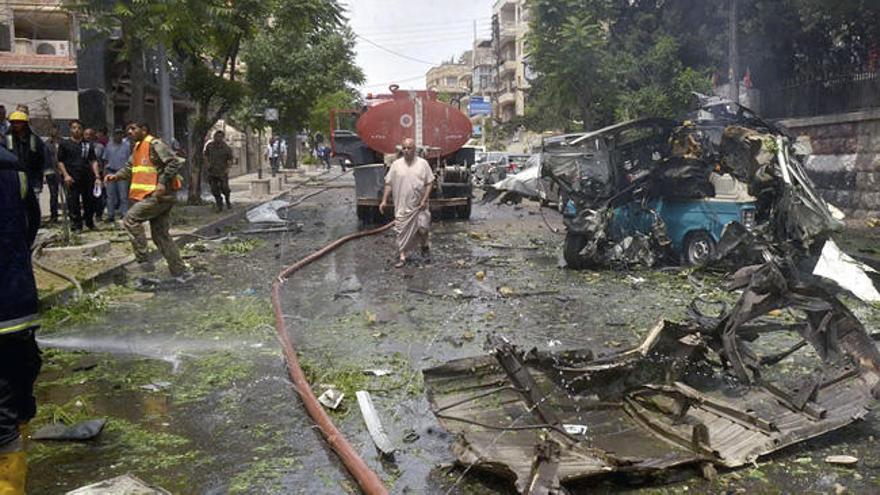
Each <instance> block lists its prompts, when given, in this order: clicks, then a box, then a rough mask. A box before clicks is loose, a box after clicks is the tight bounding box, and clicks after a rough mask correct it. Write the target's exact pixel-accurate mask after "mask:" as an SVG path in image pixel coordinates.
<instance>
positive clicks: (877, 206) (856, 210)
mask: <svg viewBox="0 0 880 495" xmlns="http://www.w3.org/2000/svg"><path fill="white" fill-rule="evenodd" d="M780 123H781V124H782V125H784V126H786V127H788V128H789V129H790V130H791V131H792V132H793V133H794V134H796V135H799V136H809V138H810V141H811V144H812V147H813V155H812V156H811V157H810V159H809V161H808V162H807V170H808V173H809V174H810V177H811V178H812V179H813V181H814V182H815V183H816V187H817V188H818V189H819V191H820V193H821V194H822V196H823V197H824V198H825V199H826V200H827V201H828V202H830V203H832V204H834V205H835V206H837V207H838V208H840V209H842V210H843V211H844V212H845V213H846V214H847V215H848V216H849V218H850V219H851V220H856V221H858V220H863V219H865V218H867V217H876V216H880V109H877V110H867V111H862V112H854V113H846V114H837V115H824V116H821V117H810V118H798V119H787V120H782V121H780Z"/></svg>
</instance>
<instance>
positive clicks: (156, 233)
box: [105, 122, 192, 282]
mask: <svg viewBox="0 0 880 495" xmlns="http://www.w3.org/2000/svg"><path fill="white" fill-rule="evenodd" d="M128 137H129V138H130V139H131V140H132V141H133V142H134V143H135V145H134V148H133V150H132V155H131V157H130V158H129V159H128V161H127V162H126V164H125V166H124V167H123V168H122V169H121V170H119V171H118V172H116V173H115V174H112V175H108V176H107V177H106V179H105V180H106V181H107V182H110V183H113V182H116V181H120V180H129V179H131V185H130V186H129V192H128V199H130V200H131V201H132V202H133V204H132V206H131V208H129V209H128V213H127V214H126V215H125V218H124V219H123V225H124V226H125V229H126V230H127V231H128V234H129V237H130V238H131V245H132V247H133V248H134V256H135V259H136V260H137V261H138V263H139V264H140V265H141V269H142V270H143V271H147V272H149V271H153V270H154V269H155V268H154V267H153V264H152V263H151V262H150V253H149V250H148V249H147V235H146V233H145V232H144V225H143V223H144V222H150V233H151V235H152V237H153V243H155V244H156V247H157V248H159V252H161V253H162V256H163V257H164V258H165V261H166V262H167V263H168V270H169V271H170V272H171V276H172V277H174V278H176V279H177V281H178V282H185V281H187V280H189V279H190V278H192V275H191V274H190V273H188V272H187V271H186V265H184V264H183V260H182V259H181V258H180V251H179V250H178V249H177V244H175V243H174V240H173V239H171V234H170V233H169V230H170V228H171V209H172V208H174V204H175V203H176V202H177V198H176V193H177V191H178V190H179V189H180V188H181V186H182V183H181V180H180V177H179V176H178V175H177V172H178V170H180V167H181V166H182V165H183V159H182V158H180V157H178V156H176V155H175V154H174V151H172V150H171V147H170V146H168V145H167V144H165V143H164V142H162V141H161V140H160V139H159V138H156V137H153V136H152V135H150V127H149V125H148V124H147V123H145V122H134V123H131V124H129V126H128Z"/></svg>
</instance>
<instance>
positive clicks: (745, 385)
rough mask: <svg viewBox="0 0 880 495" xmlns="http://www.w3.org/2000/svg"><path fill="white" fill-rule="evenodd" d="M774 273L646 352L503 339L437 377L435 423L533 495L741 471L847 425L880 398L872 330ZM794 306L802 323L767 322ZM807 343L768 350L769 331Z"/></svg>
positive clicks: (432, 379) (432, 390)
mask: <svg viewBox="0 0 880 495" xmlns="http://www.w3.org/2000/svg"><path fill="white" fill-rule="evenodd" d="M789 275H793V274H792V273H789V272H787V271H786V269H780V268H779V267H777V266H776V265H774V264H768V265H764V266H762V267H760V268H755V269H750V270H747V271H745V272H741V273H740V274H739V276H738V277H736V278H735V279H734V287H738V286H741V285H743V284H745V286H746V289H745V293H744V295H743V297H742V299H741V300H740V302H739V303H738V304H737V305H736V306H735V307H734V308H733V309H732V310H730V311H723V312H722V313H721V314H719V315H716V316H714V317H711V316H705V315H703V314H701V313H699V312H698V311H697V310H696V308H694V312H693V313H694V314H693V319H691V320H689V321H687V322H684V323H672V322H668V321H664V322H661V323H659V324H658V325H657V326H656V327H655V328H654V329H653V330H652V331H651V332H650V334H649V335H648V337H647V338H646V339H645V340H644V342H643V343H642V344H641V345H639V346H638V347H636V348H633V349H630V350H628V351H625V352H622V353H620V354H616V355H612V356H608V357H597V356H596V355H594V354H593V353H592V352H591V351H590V350H587V349H581V350H572V351H565V352H553V353H548V352H537V351H535V350H532V351H529V352H522V351H520V350H518V349H517V348H516V347H515V346H514V345H513V344H511V343H510V342H508V341H507V340H505V339H504V338H502V337H490V340H489V348H490V353H491V356H484V357H475V358H465V359H460V360H457V361H452V362H449V363H447V364H444V365H442V366H439V367H435V368H431V369H428V370H426V371H425V383H426V386H427V388H428V397H429V400H430V403H431V408H432V410H433V411H434V414H435V416H436V417H437V418H438V420H439V421H440V422H441V424H443V426H444V427H445V428H447V429H448V430H449V431H450V432H452V433H454V434H456V436H457V440H456V443H455V444H454V447H453V450H454V453H455V455H456V457H457V458H458V461H459V462H460V463H461V464H463V465H464V466H473V467H475V468H476V469H482V470H485V471H489V472H492V473H495V474H497V475H500V476H502V477H505V478H508V479H510V480H511V481H512V482H513V483H514V484H515V486H516V488H517V489H518V490H519V491H520V492H522V493H563V491H562V490H564V488H565V486H566V485H570V484H571V483H574V482H577V481H579V480H583V479H586V478H590V477H594V476H601V475H605V474H608V473H611V472H622V473H630V474H650V473H653V472H657V471H660V470H664V469H668V468H673V467H680V466H686V465H697V466H699V467H701V468H702V469H703V472H704V474H708V473H713V472H714V468H713V467H712V466H714V465H719V466H724V467H728V468H734V467H738V466H742V465H744V464H747V463H751V462H753V461H754V460H755V459H756V458H758V457H759V456H763V455H766V454H769V453H771V452H775V451H777V450H779V449H782V448H784V447H786V446H788V445H791V444H794V443H797V442H802V441H804V440H807V439H809V438H813V437H816V436H818V435H822V434H824V433H827V432H829V431H833V430H835V429H838V428H840V427H842V426H845V425H847V424H849V423H851V422H853V421H855V420H858V419H860V418H862V417H864V416H865V415H866V414H867V413H868V411H869V410H870V408H871V406H872V404H873V402H874V400H875V399H877V398H878V397H880V385H878V384H880V354H878V352H877V348H876V347H875V345H874V343H873V342H872V341H871V339H870V337H869V336H868V334H867V333H866V332H865V329H864V327H863V326H862V325H861V323H860V322H859V321H858V320H857V319H856V318H855V317H854V316H853V315H852V314H851V313H850V312H849V310H847V309H846V308H845V307H844V306H843V305H842V304H841V303H840V302H838V301H837V300H836V299H835V298H833V297H832V296H831V295H830V294H828V293H827V292H825V291H824V290H822V289H818V288H817V287H816V286H815V285H813V284H811V283H810V281H809V280H802V279H799V278H798V277H797V276H796V277H795V278H794V279H792V278H788V276H789ZM777 308H792V309H794V310H798V311H799V312H800V313H801V314H803V315H804V318H803V319H802V320H801V321H799V322H797V323H794V324H788V325H785V324H779V323H775V322H767V321H763V319H762V318H761V317H760V315H765V314H766V313H767V311H769V310H772V309H777ZM786 330H787V331H793V332H796V333H797V334H798V335H800V336H801V341H799V342H797V343H795V344H794V345H792V346H791V348H789V349H786V350H784V351H782V352H770V353H762V352H761V350H762V346H761V340H760V338H761V336H762V335H765V334H766V333H768V332H778V331H786ZM807 345H809V346H811V348H812V350H813V352H814V353H815V355H816V356H818V358H819V359H820V360H821V365H820V366H819V368H818V369H817V370H814V371H813V372H810V373H807V374H804V375H800V376H795V375H793V374H792V373H790V372H788V371H787V370H786V369H784V368H782V367H781V366H780V362H781V361H782V360H783V359H784V358H785V357H787V356H789V355H791V354H793V353H794V352H796V351H798V350H800V349H801V348H803V347H805V346H807Z"/></svg>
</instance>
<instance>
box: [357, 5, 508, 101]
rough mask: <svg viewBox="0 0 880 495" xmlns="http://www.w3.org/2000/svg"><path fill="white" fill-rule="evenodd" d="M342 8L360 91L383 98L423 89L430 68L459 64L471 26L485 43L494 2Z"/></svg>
mask: <svg viewBox="0 0 880 495" xmlns="http://www.w3.org/2000/svg"><path fill="white" fill-rule="evenodd" d="M343 3H344V4H345V5H346V6H347V8H348V18H349V23H350V25H351V27H352V29H353V30H354V32H355V34H357V35H358V38H357V63H358V65H359V66H360V67H361V69H363V71H364V75H365V76H366V79H367V81H366V83H365V84H364V85H363V86H362V87H361V88H360V89H361V92H363V93H367V92H374V93H378V92H384V91H386V90H387V88H388V85H389V84H391V83H397V84H399V85H400V87H401V88H412V89H424V87H425V72H427V70H428V69H429V68H430V67H431V65H436V64H439V63H440V62H442V61H444V60H449V59H450V58H451V57H453V56H455V57H456V58H457V57H458V56H459V55H460V54H461V53H462V52H463V51H465V50H468V49H470V48H471V46H472V44H473V40H474V21H476V22H477V37H478V38H480V39H487V38H489V35H490V31H491V18H492V3H493V1H492V0H434V1H432V0H345V1H344V2H343ZM367 40H369V41H367ZM370 42H372V43H373V44H371V43H370ZM376 45H379V46H381V47H382V48H380V47H379V46H376ZM392 52H396V54H395V53H392ZM401 55H402V56H401ZM405 57H409V58H405ZM412 59H417V60H419V61H416V60H412ZM426 62H429V63H426Z"/></svg>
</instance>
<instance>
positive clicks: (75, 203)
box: [0, 106, 131, 231]
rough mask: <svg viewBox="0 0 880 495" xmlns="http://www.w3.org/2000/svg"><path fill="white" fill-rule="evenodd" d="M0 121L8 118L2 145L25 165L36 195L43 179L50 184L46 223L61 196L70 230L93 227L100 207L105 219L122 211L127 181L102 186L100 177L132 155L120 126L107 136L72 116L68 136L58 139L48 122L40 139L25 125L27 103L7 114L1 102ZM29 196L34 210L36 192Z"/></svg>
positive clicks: (53, 218) (125, 204) (36, 208)
mask: <svg viewBox="0 0 880 495" xmlns="http://www.w3.org/2000/svg"><path fill="white" fill-rule="evenodd" d="M0 120H2V121H4V122H8V125H4V126H3V127H5V128H6V129H5V132H4V135H3V138H4V139H5V142H4V147H5V148H6V149H7V150H9V151H12V152H13V153H15V155H16V156H17V157H18V159H19V161H20V162H21V163H22V165H23V166H24V167H25V168H26V170H27V174H28V181H29V184H30V186H31V187H32V188H33V189H34V191H35V192H36V193H37V194H39V193H40V192H41V191H42V188H43V184H44V183H45V185H47V186H48V187H49V212H50V217H49V221H50V222H57V221H58V218H59V211H60V204H61V201H60V199H61V198H64V200H65V202H66V207H67V212H68V214H69V216H70V222H71V228H72V229H73V230H74V231H81V230H82V229H83V227H84V226H85V227H87V228H89V229H95V228H96V226H95V222H96V221H97V220H100V218H101V216H102V214H103V211H104V209H105V208H106V210H107V217H106V220H107V221H108V222H114V221H115V220H116V218H117V216H118V217H119V218H122V217H123V216H125V213H126V211H127V210H128V200H127V199H126V197H127V195H128V190H127V184H126V183H120V184H114V185H113V186H112V187H107V188H106V189H105V188H104V187H103V182H102V178H103V177H104V176H105V175H106V174H111V173H114V172H116V171H118V170H120V169H121V168H122V167H123V166H124V165H125V162H126V161H127V160H128V159H129V157H130V156H131V143H130V142H129V141H128V139H126V138H125V132H124V131H123V130H122V129H116V130H115V131H114V132H113V138H112V140H111V139H108V138H107V133H106V130H98V131H95V130H93V129H90V128H85V127H84V126H83V124H82V122H80V121H79V120H72V121H71V122H70V123H69V131H70V137H69V138H67V139H61V137H60V133H59V130H58V128H57V127H53V128H52V131H51V132H50V135H49V137H48V138H47V139H46V140H45V141H43V140H42V139H41V138H40V137H39V136H37V134H36V133H35V132H34V130H33V129H32V128H31V126H30V116H29V113H28V110H27V107H24V106H20V107H19V109H17V110H15V111H14V112H12V113H11V114H9V116H8V117H7V116H6V111H5V108H3V107H2V106H0ZM62 185H63V186H64V187H63V188H62V187H61V186H62ZM62 191H63V195H62ZM29 201H30V202H31V203H32V204H31V205H29V209H30V210H32V211H37V212H38V211H39V206H38V202H37V199H36V197H34V198H33V199H31V200H29Z"/></svg>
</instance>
